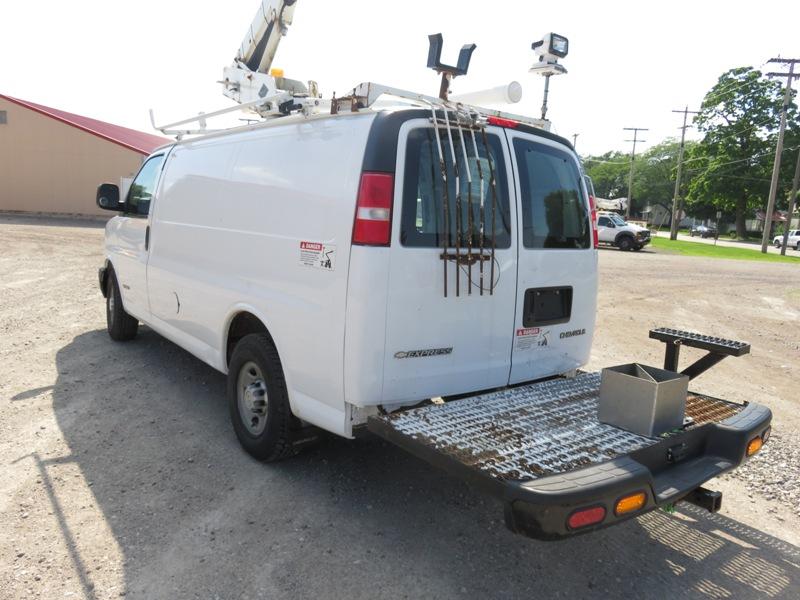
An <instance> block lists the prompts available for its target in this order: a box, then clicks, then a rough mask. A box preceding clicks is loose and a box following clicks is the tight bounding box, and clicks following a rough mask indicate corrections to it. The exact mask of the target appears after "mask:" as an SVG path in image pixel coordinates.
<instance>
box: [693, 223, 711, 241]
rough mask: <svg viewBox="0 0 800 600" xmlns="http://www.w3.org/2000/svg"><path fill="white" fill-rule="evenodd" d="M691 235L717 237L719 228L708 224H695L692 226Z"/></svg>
mask: <svg viewBox="0 0 800 600" xmlns="http://www.w3.org/2000/svg"><path fill="white" fill-rule="evenodd" d="M689 235H690V236H692V237H694V236H696V235H697V236H700V237H701V238H715V237H717V228H716V227H709V226H707V225H695V226H693V227H692V229H691V231H690V232H689Z"/></svg>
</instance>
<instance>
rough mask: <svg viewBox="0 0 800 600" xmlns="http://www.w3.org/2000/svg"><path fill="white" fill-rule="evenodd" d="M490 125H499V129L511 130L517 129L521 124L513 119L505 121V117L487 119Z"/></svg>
mask: <svg viewBox="0 0 800 600" xmlns="http://www.w3.org/2000/svg"><path fill="white" fill-rule="evenodd" d="M486 122H487V123H488V124H489V125H497V126H498V127H508V128H509V129H516V128H517V125H519V123H518V122H517V121H512V120H511V119H504V118H503V117H489V118H488V119H486Z"/></svg>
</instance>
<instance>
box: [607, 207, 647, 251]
mask: <svg viewBox="0 0 800 600" xmlns="http://www.w3.org/2000/svg"><path fill="white" fill-rule="evenodd" d="M597 234H598V237H599V242H600V243H601V244H606V245H611V246H616V247H617V248H619V249H620V250H636V251H638V250H641V249H642V248H644V247H645V246H646V245H647V244H649V243H650V230H649V229H647V228H646V227H640V226H638V225H633V224H632V223H628V222H626V221H625V219H623V218H622V217H621V216H619V215H618V214H617V213H613V212H605V211H601V212H598V213H597Z"/></svg>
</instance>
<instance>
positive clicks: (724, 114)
mask: <svg viewBox="0 0 800 600" xmlns="http://www.w3.org/2000/svg"><path fill="white" fill-rule="evenodd" d="M782 104H783V92H782V88H781V83H780V82H778V81H771V80H768V79H765V78H764V77H762V74H761V72H760V71H758V70H756V69H752V68H750V67H739V68H735V69H731V70H729V71H727V72H725V73H723V74H722V75H721V76H720V78H719V80H718V81H717V83H716V84H715V85H714V87H713V88H712V89H711V91H709V92H708V94H706V96H705V98H704V99H703V103H702V105H701V107H700V113H699V114H698V115H697V116H696V117H695V119H694V123H695V124H696V125H697V128H698V130H699V131H700V132H702V133H703V138H702V140H701V141H700V142H699V143H697V144H695V145H694V146H693V147H692V148H691V149H690V151H689V152H687V155H686V163H685V168H686V173H687V175H689V176H690V177H691V182H690V183H689V185H688V192H687V201H688V202H689V206H690V210H692V209H694V212H706V211H708V210H709V209H717V210H722V211H726V212H728V213H731V212H733V213H734V214H735V217H736V233H737V235H739V236H741V237H743V236H744V235H745V233H746V231H745V229H746V228H745V221H746V219H747V218H748V217H750V216H751V215H752V214H753V213H754V212H755V210H756V209H759V208H762V209H763V208H765V207H766V200H767V196H768V193H769V178H770V174H771V170H772V160H771V159H772V156H773V154H772V153H774V150H775V131H776V129H777V127H778V121H779V113H780V110H781V105H782ZM795 109H796V107H795V106H794V105H792V106H791V110H790V121H792V122H793V120H794V119H795V114H796V112H795ZM783 170H784V171H785V170H786V169H783ZM788 178H791V174H789V175H788ZM786 180H787V177H785V176H784V177H782V187H783V188H785V187H786ZM783 197H785V192H784V193H783Z"/></svg>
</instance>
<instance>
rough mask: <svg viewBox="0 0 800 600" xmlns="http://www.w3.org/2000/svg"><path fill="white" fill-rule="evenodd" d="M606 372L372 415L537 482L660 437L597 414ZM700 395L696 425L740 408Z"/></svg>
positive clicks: (695, 399) (472, 461)
mask: <svg viewBox="0 0 800 600" xmlns="http://www.w3.org/2000/svg"><path fill="white" fill-rule="evenodd" d="M599 389H600V374H599V373H586V374H581V375H578V376H577V377H574V378H571V379H553V380H550V381H545V382H540V383H536V384H532V385H526V386H521V387H516V388H508V389H503V390H500V391H496V392H491V393H487V394H482V395H479V396H473V397H470V398H464V399H461V400H455V401H451V402H448V403H446V404H444V405H428V406H424V407H421V408H414V409H410V410H405V411H402V412H398V413H394V414H390V415H383V416H380V417H372V418H373V419H376V420H377V421H379V422H380V423H381V425H382V426H384V427H388V428H390V429H391V430H393V431H394V432H397V433H399V434H402V435H404V436H407V437H408V438H410V439H411V440H413V441H414V442H415V443H417V444H422V445H424V446H427V447H428V448H429V449H431V450H435V451H437V452H439V453H441V454H444V455H446V456H448V457H449V458H452V459H455V460H457V461H458V462H460V463H462V464H464V465H465V466H467V467H470V468H472V469H476V470H478V471H481V472H483V473H485V474H487V475H489V476H491V477H492V478H494V479H497V480H501V481H502V480H516V481H530V480H533V479H537V478H540V477H543V476H546V475H553V474H557V473H564V472H565V471H570V470H573V469H576V468H579V467H583V466H586V465H590V464H597V463H602V462H606V461H609V460H612V459H614V458H617V457H619V456H622V455H625V454H629V453H630V452H633V451H636V450H639V449H641V448H644V447H647V446H649V445H652V444H655V443H657V442H658V439H653V438H647V437H644V436H641V435H637V434H634V433H630V432H627V431H624V430H622V429H618V428H616V427H612V426H611V425H606V424H604V423H601V422H600V421H598V420H597V406H598V398H599ZM740 409H741V407H740V406H739V405H733V404H729V403H727V402H723V401H720V400H714V399H710V398H705V397H703V396H698V395H695V394H692V396H691V400H690V401H689V402H688V403H687V415H688V416H691V417H692V418H693V419H694V421H695V424H694V426H697V425H700V424H703V423H706V422H709V421H711V420H713V421H718V420H722V419H724V418H727V417H729V416H732V415H734V414H736V412H738V410H740Z"/></svg>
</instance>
